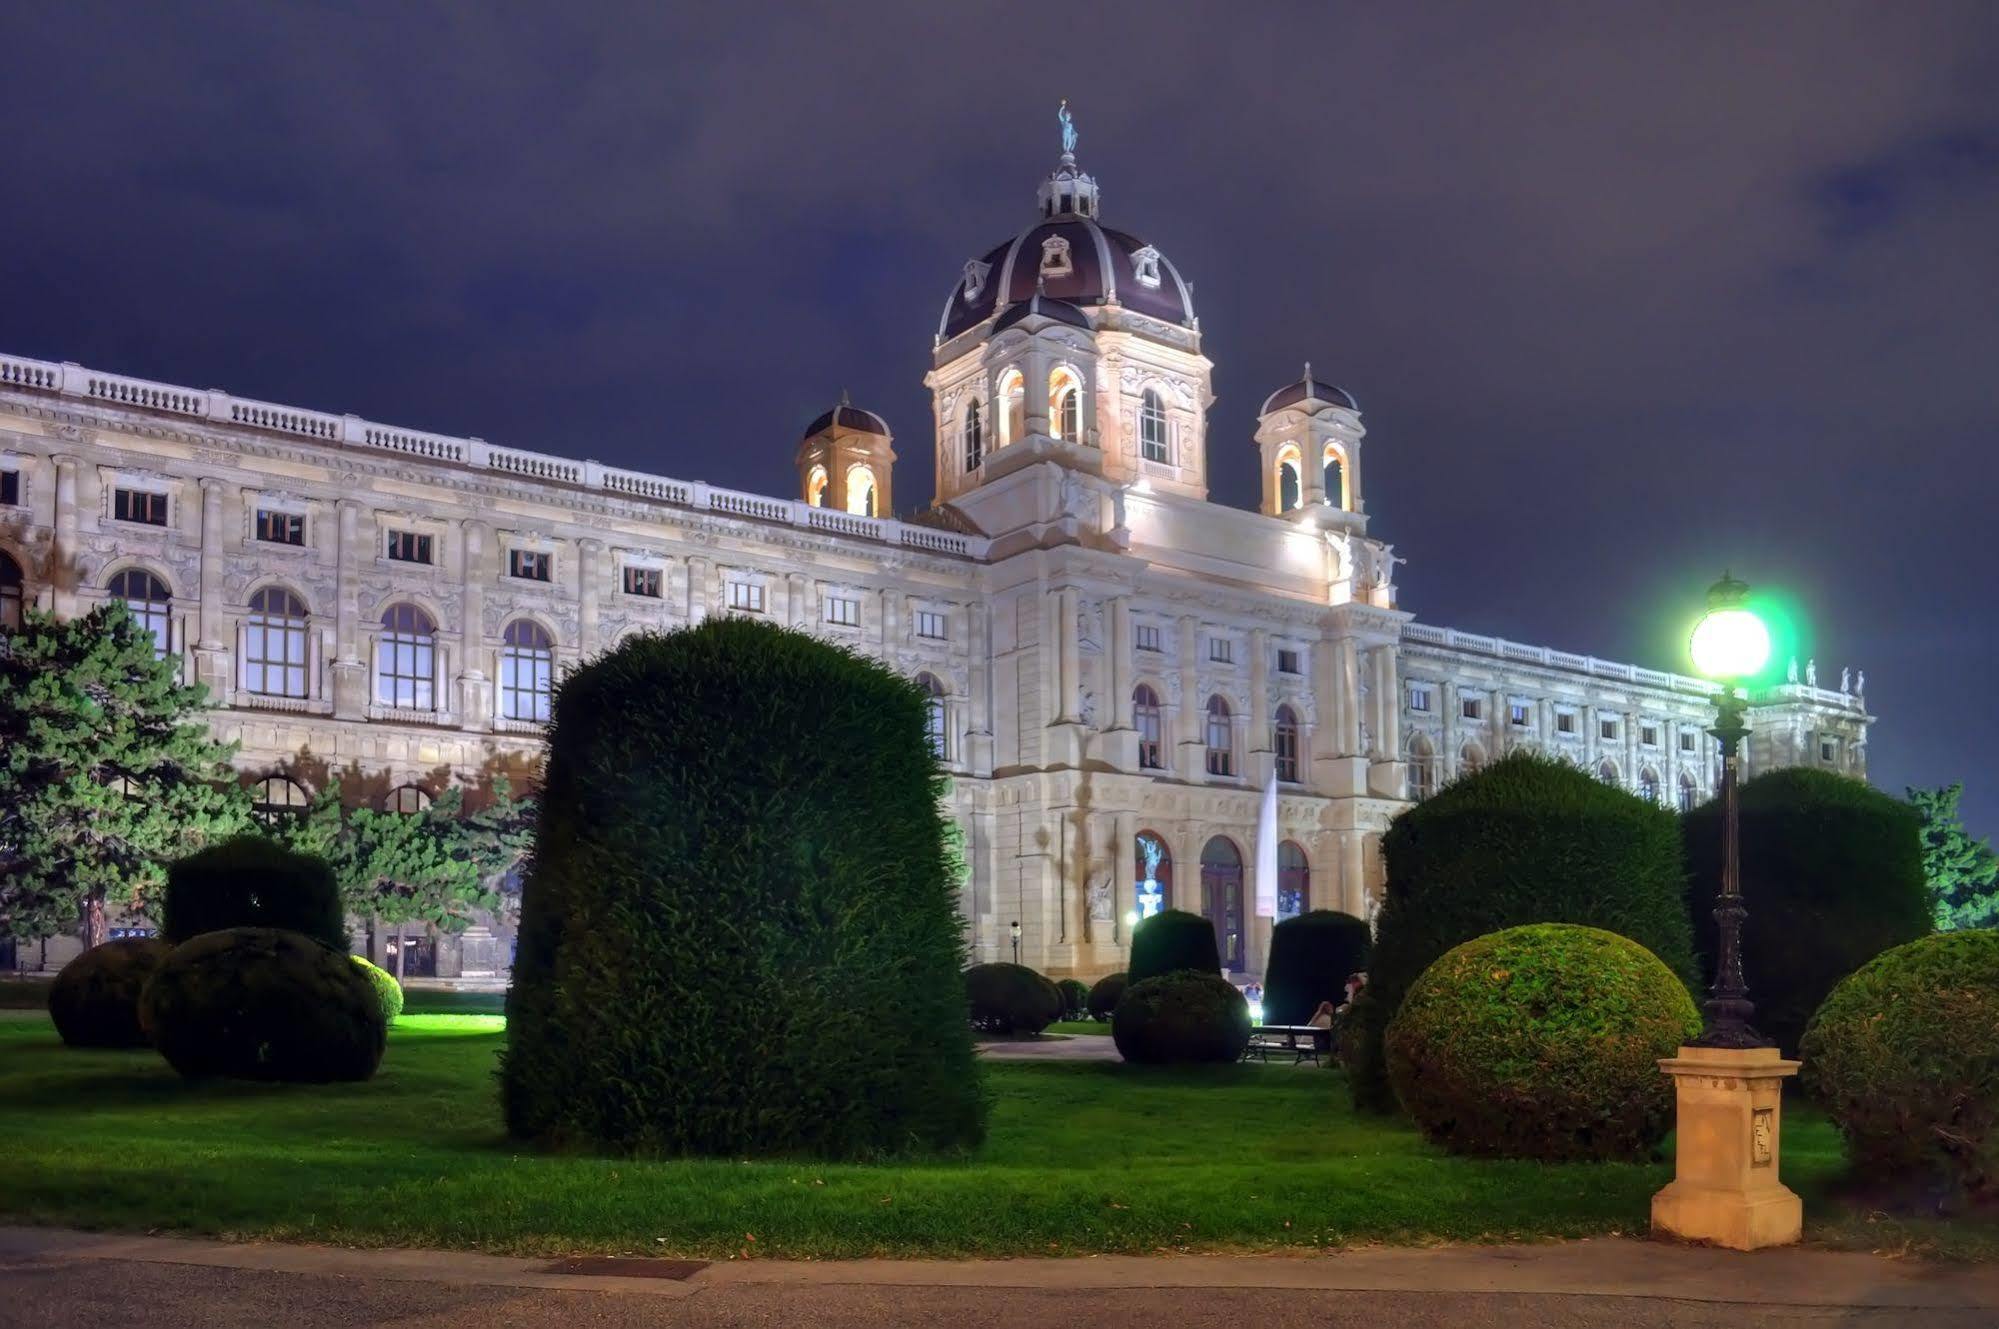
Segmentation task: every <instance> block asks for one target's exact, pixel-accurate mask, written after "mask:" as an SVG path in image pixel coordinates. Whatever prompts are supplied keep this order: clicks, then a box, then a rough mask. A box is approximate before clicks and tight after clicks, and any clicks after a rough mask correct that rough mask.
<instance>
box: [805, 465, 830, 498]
mask: <svg viewBox="0 0 1999 1329" xmlns="http://www.w3.org/2000/svg"><path fill="white" fill-rule="evenodd" d="M805 501H806V503H808V504H809V505H811V506H812V507H815V508H823V507H825V506H826V468H825V467H824V466H814V467H813V468H812V469H811V470H810V471H808V472H807V473H806V476H805Z"/></svg>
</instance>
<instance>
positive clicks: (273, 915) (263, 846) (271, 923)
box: [160, 835, 348, 953]
mask: <svg viewBox="0 0 1999 1329" xmlns="http://www.w3.org/2000/svg"><path fill="white" fill-rule="evenodd" d="M223 928H284V929H286V930H287V931H291V932H302V933H304V934H305V935H306V936H308V937H311V938H312V939H313V940H314V941H316V942H318V943H319V944H320V945H322V946H327V947H331V948H332V949H333V950H336V951H340V952H342V953H345V951H346V950H347V943H348V935H347V917H346V914H345V912H344V911H343V910H342V909H341V907H340V887H339V884H338V883H337V882H336V881H335V880H334V877H333V869H332V868H331V867H329V866H327V863H326V860H325V859H323V858H315V857H314V856H313V855H311V854H298V853H293V852H292V851H291V850H289V849H287V848H285V847H284V846H283V845H281V844H279V843H278V842H277V841H276V840H273V839H270V838H269V837H267V836H262V835H239V836H236V837H235V838H234V839H230V840H224V841H223V842H222V843H220V844H216V845H210V846H209V847H208V848H206V849H203V850H200V851H198V852H196V853H192V854H189V855H188V856H187V857H186V858H182V859H176V860H175V861H174V862H173V863H170V864H169V865H168V866H167V885H166V891H165V894H164V895H163V896H162V898H161V906H160V935H161V936H162V937H164V938H165V939H166V940H167V941H168V942H170V943H171V944H173V945H176V946H178V945H179V944H180V943H182V942H184V941H186V940H188V938H190V937H198V936H200V935H201V934H202V933H204V932H219V931H221V930H222V929H223Z"/></svg>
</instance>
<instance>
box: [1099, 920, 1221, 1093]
mask: <svg viewBox="0 0 1999 1329" xmlns="http://www.w3.org/2000/svg"><path fill="white" fill-rule="evenodd" d="M1155 917H1158V915H1155ZM1111 1039H1112V1041H1114V1042H1115V1043H1116V1044H1117V1050H1118V1055H1119V1056H1121V1057H1123V1058H1124V1059H1125V1060H1126V1061H1133V1062H1139V1063H1141V1064H1145V1065H1172V1064H1176V1063H1184V1062H1229V1061H1238V1060H1240V1059H1241V1057H1242V1053H1243V1049H1244V1048H1245V1047H1247V1046H1249V1003H1248V1002H1247V1001H1245V1000H1244V999H1243V995H1242V993H1241V992H1239V991H1237V990H1236V986H1235V984H1233V983H1231V982H1229V981H1228V980H1227V979H1226V978H1223V977H1222V976H1221V975H1220V974H1208V973H1202V972H1201V971H1199V970H1195V969H1176V970H1174V971H1173V972H1172V973H1169V974H1161V975H1159V976H1158V977H1156V978H1147V979H1142V980H1140V981H1139V982H1136V983H1133V984H1132V985H1131V986H1130V987H1129V988H1126V989H1125V994H1124V997H1123V999H1122V1000H1120V1001H1119V1002H1118V1004H1117V1013H1116V1014H1115V1015H1113V1016H1112V1017H1111Z"/></svg>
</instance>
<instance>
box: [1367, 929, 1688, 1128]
mask: <svg viewBox="0 0 1999 1329" xmlns="http://www.w3.org/2000/svg"><path fill="white" fill-rule="evenodd" d="M1700 1028H1701V1022H1700V1014H1699V1012H1698V1011H1696V1010H1695V1008H1694V1002H1693V998H1692V997H1691V996H1689V995H1688V993H1687V989H1686V985H1685V984H1684V983H1682V982H1681V981H1680V979H1679V977H1678V976H1677V975H1675V974H1674V973H1673V971H1672V970H1670V969H1668V968H1667V967H1666V966H1665V965H1664V964H1662V963H1661V962H1660V960H1659V958H1658V957H1657V956H1655V955H1653V954H1652V953H1651V952H1650V951H1648V950H1646V949H1645V948H1644V947H1643V946H1640V945H1639V944H1638V943H1637V942H1635V941H1631V940H1629V939H1628V938H1625V937H1620V936H1618V935H1617V934H1616V933H1613V932H1605V931H1603V930H1601V929H1599V928H1586V927H1575V926H1572V925H1568V924H1561V923H1543V924H1535V925H1532V926H1528V927H1517V928H1508V929H1506V930H1505V931H1503V932H1495V933H1492V934H1491V935H1489V936H1484V937H1479V938H1477V939H1476V940H1473V941H1468V942H1465V943H1464V944H1463V945H1461V946H1457V947H1454V948H1453V949H1451V950H1450V951H1448V952H1446V953H1445V954H1444V955H1443V956H1442V957H1441V958H1439V959H1438V960H1437V962H1436V963H1435V964H1433V965H1431V966H1430V967H1429V968H1428V969H1426V970H1424V971H1423V974H1422V977H1420V978H1418V979H1417V980H1416V984H1415V986H1414V987H1412V988H1410V989H1409V993H1408V995H1407V996H1405V997H1404V998H1403V999H1402V1005H1401V1008H1400V1009H1399V1010H1398V1011H1397V1012H1396V1014H1395V1017H1394V1019H1393V1020H1391V1021H1390V1023H1389V1025H1388V1031H1387V1038H1386V1046H1387V1053H1388V1074H1389V1078H1390V1081H1391V1083H1392V1084H1393V1085H1394V1087H1395V1092H1396V1095H1397V1096H1398V1097H1399V1098H1400V1099H1401V1101H1402V1106H1403V1108H1404V1109H1405V1110H1407V1111H1408V1113H1409V1115H1410V1116H1411V1117H1413V1118H1414V1119H1415V1121H1416V1124H1417V1126H1418V1127H1419V1128H1420V1129H1421V1130H1422V1132H1423V1134H1424V1135H1425V1136H1427V1137H1428V1138H1429V1139H1431V1140H1433V1141H1435V1142H1436V1143H1438V1144H1440V1145H1442V1146H1444V1147H1445V1148H1446V1149H1449V1150H1451V1151H1452V1152H1454V1153H1462V1154H1482V1155H1488V1156H1495V1157H1504V1158H1533V1159H1544V1160H1559V1159H1640V1158H1644V1157H1647V1156H1648V1155H1649V1154H1650V1153H1651V1152H1652V1151H1653V1150H1655V1149H1657V1148H1658V1146H1659V1143H1660V1142H1661V1141H1662V1140H1664V1139H1665V1137H1666V1132H1667V1131H1668V1130H1669V1129H1670V1128H1671V1127H1672V1124H1673V1089H1672V1084H1671V1082H1670V1081H1669V1080H1668V1079H1667V1077H1666V1076H1664V1075H1661V1074H1660V1073H1659V1064H1658V1062H1659V1058H1661V1057H1669V1056H1672V1055H1673V1053H1674V1051H1675V1050H1676V1049H1677V1048H1678V1047H1679V1046H1680V1045H1681V1044H1682V1043H1685V1042H1687V1041H1688V1040H1689V1039H1692V1038H1694V1037H1695V1036H1696V1035H1698V1034H1699V1033H1700Z"/></svg>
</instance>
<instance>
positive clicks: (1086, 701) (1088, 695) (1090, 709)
mask: <svg viewBox="0 0 1999 1329" xmlns="http://www.w3.org/2000/svg"><path fill="white" fill-rule="evenodd" d="M1076 714H1077V716H1078V717H1079V718H1080V719H1081V720H1082V722H1083V728H1085V729H1095V728H1096V727H1097V694H1096V693H1094V692H1092V691H1090V690H1089V689H1088V688H1084V689H1083V698H1082V700H1081V701H1080V702H1078V703H1077V705H1076Z"/></svg>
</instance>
